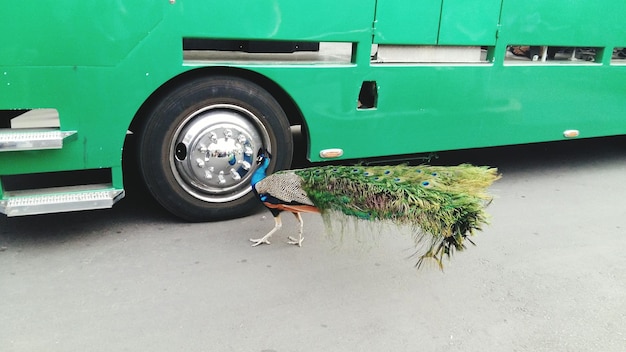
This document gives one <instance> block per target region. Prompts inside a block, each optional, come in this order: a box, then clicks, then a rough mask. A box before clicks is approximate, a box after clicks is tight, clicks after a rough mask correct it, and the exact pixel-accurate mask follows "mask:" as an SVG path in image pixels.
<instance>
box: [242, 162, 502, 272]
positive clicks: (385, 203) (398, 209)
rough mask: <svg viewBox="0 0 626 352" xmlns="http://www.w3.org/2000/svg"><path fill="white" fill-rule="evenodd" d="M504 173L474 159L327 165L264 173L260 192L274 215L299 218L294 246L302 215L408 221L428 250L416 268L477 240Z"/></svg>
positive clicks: (255, 186) (257, 189)
mask: <svg viewBox="0 0 626 352" xmlns="http://www.w3.org/2000/svg"><path fill="white" fill-rule="evenodd" d="M261 169H262V167H261V168H260V169H259V170H261ZM259 170H257V172H259ZM260 172H263V171H262V170H261V171H260ZM499 177H500V175H499V174H498V172H497V169H495V168H489V167H478V166H473V165H469V164H462V165H458V166H429V165H419V166H408V165H396V166H320V167H311V168H306V169H299V170H286V171H279V172H276V173H274V174H272V175H269V176H266V177H261V178H260V180H258V181H257V182H255V181H254V180H253V189H254V190H255V192H256V193H257V194H258V195H259V198H260V199H261V201H263V203H264V204H265V205H266V206H267V207H268V208H269V209H270V211H272V213H273V214H274V216H275V219H276V218H277V216H278V214H279V213H280V212H281V211H290V212H292V213H294V215H296V217H297V218H298V221H299V222H300V241H299V242H298V241H294V239H293V238H290V240H292V241H290V243H294V242H296V243H295V244H298V245H301V244H302V219H301V217H300V213H301V212H320V213H322V214H323V215H324V218H325V219H329V218H332V217H333V216H334V215H335V214H342V215H345V216H349V217H354V218H358V219H362V220H366V221H375V222H381V221H382V222H390V223H394V224H397V225H403V226H409V227H410V228H411V229H412V233H413V234H414V240H415V243H416V245H418V246H421V247H422V246H425V248H426V249H425V250H424V251H423V253H422V254H421V256H420V259H419V260H418V262H417V265H418V266H419V265H420V264H421V263H422V261H423V260H424V259H425V258H434V259H435V260H436V261H437V263H438V264H439V265H440V266H442V259H443V258H444V257H449V256H450V255H451V254H452V253H453V252H454V251H455V250H459V251H460V250H463V249H465V248H466V241H469V242H470V243H472V242H471V240H469V239H468V236H471V235H473V234H474V232H475V231H476V230H481V228H482V226H483V225H484V224H486V223H488V216H487V214H486V212H485V207H486V205H488V204H489V203H490V202H491V199H492V197H491V196H490V195H489V194H488V193H487V188H488V187H489V186H490V185H491V184H492V183H493V182H494V181H495V180H497V179H498V178H499ZM278 219H280V218H279V217H278ZM278 223H279V221H278V222H277V224H278ZM277 227H278V228H280V226H279V225H277ZM277 227H276V226H275V228H274V229H273V230H272V231H270V233H268V235H269V236H271V234H273V233H274V232H275V231H276V230H277ZM268 238H269V237H268ZM264 239H266V238H264ZM254 241H257V242H255V243H256V244H257V245H258V244H260V243H261V242H258V241H259V240H253V242H254ZM263 243H267V242H266V241H264V242H263Z"/></svg>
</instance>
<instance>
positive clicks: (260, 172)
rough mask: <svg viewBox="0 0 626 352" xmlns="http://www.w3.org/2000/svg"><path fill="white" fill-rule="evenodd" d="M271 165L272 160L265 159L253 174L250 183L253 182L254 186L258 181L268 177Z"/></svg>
mask: <svg viewBox="0 0 626 352" xmlns="http://www.w3.org/2000/svg"><path fill="white" fill-rule="evenodd" d="M269 166H270V160H269V159H264V160H263V163H262V164H261V166H259V168H258V169H256V171H255V172H254V173H253V174H252V178H251V180H250V183H251V184H252V186H254V185H256V184H257V183H259V181H261V180H262V179H264V178H265V177H267V168H268V167H269Z"/></svg>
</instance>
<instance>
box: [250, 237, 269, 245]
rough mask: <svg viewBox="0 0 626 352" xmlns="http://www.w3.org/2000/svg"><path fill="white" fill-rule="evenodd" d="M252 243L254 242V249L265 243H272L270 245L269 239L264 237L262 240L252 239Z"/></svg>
mask: <svg viewBox="0 0 626 352" xmlns="http://www.w3.org/2000/svg"><path fill="white" fill-rule="evenodd" d="M250 242H252V247H256V246H258V245H260V244H263V243H265V244H271V243H270V241H269V239H268V238H266V237H262V238H251V239H250Z"/></svg>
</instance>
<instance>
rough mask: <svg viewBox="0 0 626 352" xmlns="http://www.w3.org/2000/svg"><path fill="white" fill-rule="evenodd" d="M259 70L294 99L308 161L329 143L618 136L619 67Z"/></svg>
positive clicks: (449, 143) (451, 144) (362, 152)
mask: <svg viewBox="0 0 626 352" xmlns="http://www.w3.org/2000/svg"><path fill="white" fill-rule="evenodd" d="M258 70H259V72H261V73H263V74H265V75H267V76H269V77H272V78H273V79H275V80H276V81H277V82H278V83H279V84H280V85H281V86H283V88H284V89H286V90H287V91H288V92H290V94H291V95H292V97H293V98H294V100H295V101H296V102H297V103H298V104H299V107H300V108H301V109H302V111H303V113H304V115H305V117H306V118H307V127H308V130H309V134H310V136H311V140H310V158H311V159H312V160H314V161H319V160H321V158H320V157H319V152H320V151H321V150H323V149H329V148H341V149H343V150H344V158H348V159H349V158H362V157H372V156H385V155H396V154H410V153H416V152H428V151H438V150H450V149H460V148H472V147H488V146H496V145H508V144H518V143H530V142H540V141H554V140H562V139H564V136H563V132H564V131H565V130H568V129H577V130H579V131H580V134H581V135H580V136H581V137H596V136H603V135H615V134H625V133H626V120H625V119H623V118H622V116H623V110H624V104H625V103H624V101H625V100H624V97H625V96H626V88H625V87H624V85H623V82H624V80H626V66H573V65H571V66H558V67H554V66H500V67H494V66H491V65H482V66H481V65H475V66H447V67H445V66H432V65H431V66H383V67H373V68H372V69H371V71H369V72H363V71H360V70H358V69H356V68H349V67H344V68H342V67H328V68H325V67H318V68H315V69H311V68H295V67H294V68H290V69H284V68H282V69H277V68H273V67H261V68H258ZM364 80H376V82H377V84H378V92H379V93H378V105H377V107H376V108H374V109H358V108H357V104H356V96H357V94H358V92H359V89H360V82H362V81H364ZM303 83H306V84H303ZM311 96H315V97H317V98H316V99H310V97H311Z"/></svg>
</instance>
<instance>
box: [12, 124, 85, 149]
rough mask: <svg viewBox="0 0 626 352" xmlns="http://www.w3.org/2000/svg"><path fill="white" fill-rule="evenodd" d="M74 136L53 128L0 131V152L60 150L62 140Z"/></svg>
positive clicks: (73, 133)
mask: <svg viewBox="0 0 626 352" xmlns="http://www.w3.org/2000/svg"><path fill="white" fill-rule="evenodd" d="M71 136H74V137H75V136H76V131H59V130H58V129H55V128H39V129H5V130H0V152H12V151H20V150H42V149H61V148H63V140H65V139H67V138H69V137H71Z"/></svg>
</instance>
